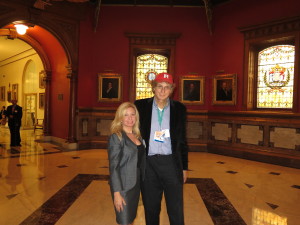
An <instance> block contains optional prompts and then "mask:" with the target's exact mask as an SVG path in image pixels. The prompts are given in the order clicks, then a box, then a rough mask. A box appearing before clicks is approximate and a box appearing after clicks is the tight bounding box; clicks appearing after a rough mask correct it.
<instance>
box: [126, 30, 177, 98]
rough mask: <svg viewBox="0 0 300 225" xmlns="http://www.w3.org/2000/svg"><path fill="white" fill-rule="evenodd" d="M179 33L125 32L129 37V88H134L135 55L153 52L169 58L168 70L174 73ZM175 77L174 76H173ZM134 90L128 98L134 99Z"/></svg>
mask: <svg viewBox="0 0 300 225" xmlns="http://www.w3.org/2000/svg"><path fill="white" fill-rule="evenodd" d="M180 35H181V34H180V33H125V36H126V37H127V38H128V39H129V48H130V50H129V54H130V55H129V90H135V82H136V80H135V77H136V75H135V68H136V56H137V55H139V54H142V53H143V54H146V53H155V54H162V55H165V56H167V57H168V58H169V68H168V72H169V73H171V74H172V75H173V76H174V75H175V74H174V72H175V48H176V40H177V38H179V37H180ZM174 78H175V76H174ZM135 97H136V96H135V91H131V92H130V93H129V100H130V101H134V100H135Z"/></svg>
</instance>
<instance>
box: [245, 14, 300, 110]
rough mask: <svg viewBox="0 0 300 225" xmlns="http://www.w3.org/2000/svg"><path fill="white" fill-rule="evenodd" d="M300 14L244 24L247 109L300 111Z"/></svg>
mask: <svg viewBox="0 0 300 225" xmlns="http://www.w3.org/2000/svg"><path fill="white" fill-rule="evenodd" d="M299 22H300V17H297V18H294V17H293V18H287V19H284V20H278V21H272V22H268V23H265V24H259V25H257V26H249V27H243V28H240V31H242V32H243V33H244V39H245V45H244V47H245V55H244V77H243V83H244V88H243V97H242V98H243V109H245V110H266V111H290V112H294V113H298V112H300V101H299V99H300V85H299V79H300V77H299V71H300V67H299V66H298V61H299V55H300V50H299V49H300V48H299V44H300V42H299V40H300V39H299V35H300V30H299V28H298V27H297V26H296V25H297V24H299Z"/></svg>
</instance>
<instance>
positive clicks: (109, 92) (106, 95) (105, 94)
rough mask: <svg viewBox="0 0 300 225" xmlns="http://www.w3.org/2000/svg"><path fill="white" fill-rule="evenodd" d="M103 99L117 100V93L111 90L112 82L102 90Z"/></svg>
mask: <svg viewBox="0 0 300 225" xmlns="http://www.w3.org/2000/svg"><path fill="white" fill-rule="evenodd" d="M102 96H103V98H117V97H118V96H117V93H116V91H115V90H114V88H113V84H112V82H108V83H107V89H106V90H103V95H102Z"/></svg>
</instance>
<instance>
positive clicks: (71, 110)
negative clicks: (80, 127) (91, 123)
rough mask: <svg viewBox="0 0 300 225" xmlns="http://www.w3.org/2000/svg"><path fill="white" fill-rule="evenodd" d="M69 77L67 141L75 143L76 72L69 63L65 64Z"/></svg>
mask: <svg viewBox="0 0 300 225" xmlns="http://www.w3.org/2000/svg"><path fill="white" fill-rule="evenodd" d="M67 69H68V75H67V77H68V78H69V79H70V105H69V133H68V142H69V143H75V142H77V140H76V102H77V77H78V72H77V71H74V70H73V69H72V67H71V65H69V66H67Z"/></svg>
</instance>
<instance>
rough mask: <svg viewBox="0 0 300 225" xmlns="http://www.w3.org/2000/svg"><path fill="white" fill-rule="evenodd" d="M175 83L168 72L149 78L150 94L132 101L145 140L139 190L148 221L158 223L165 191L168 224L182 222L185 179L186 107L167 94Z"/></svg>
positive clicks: (186, 167)
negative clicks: (143, 173)
mask: <svg viewBox="0 0 300 225" xmlns="http://www.w3.org/2000/svg"><path fill="white" fill-rule="evenodd" d="M174 87H175V84H174V82H173V77H172V76H171V74H168V73H160V74H158V75H157V76H156V78H155V79H154V81H153V82H152V91H153V93H154V97H153V98H147V99H140V100H137V101H135V105H136V106H137V109H138V111H139V114H140V115H141V117H140V130H141V134H142V137H143V139H144V140H145V142H146V173H145V179H144V180H143V181H142V185H141V191H142V198H143V203H144V208H145V218H146V224H147V225H159V215H160V210H161V201H162V195H163V194H164V196H165V200H166V206H167V212H168V216H169V221H170V225H183V224H184V215H183V184H184V183H185V182H186V179H187V170H188V147H187V143H186V107H185V106H184V105H183V104H182V103H180V102H178V101H174V100H172V99H171V98H170V96H171V94H172V92H173V90H174Z"/></svg>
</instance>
